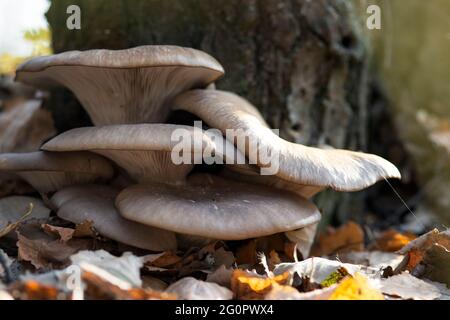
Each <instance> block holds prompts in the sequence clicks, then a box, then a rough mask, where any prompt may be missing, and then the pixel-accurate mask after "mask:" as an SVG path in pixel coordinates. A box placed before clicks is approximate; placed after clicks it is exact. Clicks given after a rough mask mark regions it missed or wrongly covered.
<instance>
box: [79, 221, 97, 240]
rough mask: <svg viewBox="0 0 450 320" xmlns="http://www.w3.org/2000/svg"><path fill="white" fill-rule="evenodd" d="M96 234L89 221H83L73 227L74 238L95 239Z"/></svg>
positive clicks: (92, 224)
mask: <svg viewBox="0 0 450 320" xmlns="http://www.w3.org/2000/svg"><path fill="white" fill-rule="evenodd" d="M97 235H98V234H97V232H96V231H95V229H94V223H93V222H92V221H91V220H84V221H83V222H81V223H78V224H76V225H75V230H74V233H73V236H74V237H75V238H85V237H87V238H95V237H97Z"/></svg>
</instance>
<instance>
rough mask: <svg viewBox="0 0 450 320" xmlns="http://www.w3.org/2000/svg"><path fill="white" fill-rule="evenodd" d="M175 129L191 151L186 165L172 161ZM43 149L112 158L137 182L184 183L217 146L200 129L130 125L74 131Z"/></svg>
mask: <svg viewBox="0 0 450 320" xmlns="http://www.w3.org/2000/svg"><path fill="white" fill-rule="evenodd" d="M175 130H180V131H179V133H180V136H179V137H182V138H184V139H185V140H184V141H185V142H186V144H185V145H184V146H185V147H189V149H190V154H189V155H187V156H188V157H189V158H188V159H186V160H187V161H185V162H180V163H174V161H172V157H171V154H172V150H173V149H174V148H175V147H176V146H177V145H180V144H179V140H178V136H172V135H173V134H174V133H175ZM220 139H221V140H223V139H222V138H221V137H220ZM42 149H43V150H48V151H59V152H67V151H75V150H77V151H78V150H88V151H92V152H95V153H98V154H101V155H103V156H105V157H107V158H109V159H111V160H112V161H114V162H115V163H116V164H117V165H118V166H119V167H121V168H123V169H124V170H125V171H126V172H127V173H128V174H129V175H130V176H131V177H132V178H134V179H135V180H136V181H139V182H148V181H159V182H165V183H180V182H182V181H183V180H184V179H185V177H186V176H187V175H188V174H189V173H190V172H191V170H192V169H193V167H194V164H195V162H196V161H197V162H199V161H200V160H201V157H202V156H203V152H204V150H205V149H209V150H212V151H214V150H215V149H216V145H215V142H214V139H211V137H210V136H207V135H206V134H204V132H203V131H202V130H201V129H200V128H196V127H190V126H182V125H172V124H132V125H130V124H129V125H111V126H102V127H85V128H77V129H72V130H69V131H66V132H64V133H62V134H60V135H59V136H57V137H55V138H53V139H52V140H50V141H48V142H47V143H45V144H44V145H43V146H42ZM184 150H186V149H184ZM182 151H183V150H182V149H180V152H182ZM183 155H184V154H183ZM198 158H200V160H198ZM196 159H197V160H196Z"/></svg>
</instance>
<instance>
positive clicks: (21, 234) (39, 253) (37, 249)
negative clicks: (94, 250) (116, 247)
mask: <svg viewBox="0 0 450 320" xmlns="http://www.w3.org/2000/svg"><path fill="white" fill-rule="evenodd" d="M17 236H18V241H17V247H18V249H19V250H18V259H19V260H24V261H29V262H31V264H32V265H33V266H34V267H35V268H36V269H41V268H60V267H63V266H65V265H66V264H68V263H69V257H70V256H71V255H73V254H74V253H76V252H78V251H80V250H86V249H89V248H91V247H92V243H91V241H88V240H84V239H71V240H69V241H67V242H62V241H60V240H59V239H58V238H57V237H55V236H53V235H49V234H47V233H45V232H44V231H43V230H42V229H41V227H40V224H38V223H27V224H25V225H22V226H20V227H19V229H18V230H17Z"/></svg>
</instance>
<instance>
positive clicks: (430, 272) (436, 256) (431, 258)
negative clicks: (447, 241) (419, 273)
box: [422, 244, 450, 288]
mask: <svg viewBox="0 0 450 320" xmlns="http://www.w3.org/2000/svg"><path fill="white" fill-rule="evenodd" d="M422 264H423V265H424V266H425V270H424V271H423V276H424V277H426V278H427V279H430V280H432V281H436V282H440V283H445V284H446V285H447V286H448V287H449V288H450V250H447V249H446V248H445V247H444V246H442V245H440V244H434V245H432V246H431V247H430V248H428V250H427V251H426V252H425V255H424V258H423V261H422Z"/></svg>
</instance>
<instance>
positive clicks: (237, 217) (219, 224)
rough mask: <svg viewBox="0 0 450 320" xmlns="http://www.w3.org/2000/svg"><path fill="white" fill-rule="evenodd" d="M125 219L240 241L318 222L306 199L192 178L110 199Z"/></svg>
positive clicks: (217, 179) (125, 192) (136, 188)
mask: <svg viewBox="0 0 450 320" xmlns="http://www.w3.org/2000/svg"><path fill="white" fill-rule="evenodd" d="M116 207H117V208H118V210H119V212H120V214H121V215H122V216H123V217H125V218H126V219H129V220H133V221H137V222H140V223H143V224H146V225H151V226H155V227H159V228H163V229H167V230H171V231H175V232H179V233H184V234H191V235H196V236H202V237H210V238H215V239H221V240H240V239H247V238H253V237H260V236H265V235H270V234H274V233H278V232H284V231H289V230H295V229H299V228H302V227H304V226H307V225H310V224H313V223H316V222H318V221H319V220H320V213H319V211H318V209H317V208H316V207H315V206H314V205H313V204H312V203H310V202H309V201H307V200H305V199H303V198H301V197H299V196H297V195H295V194H293V193H290V192H286V191H281V190H277V189H273V188H269V187H266V186H262V185H250V184H245V183H240V182H235V181H231V180H226V179H223V178H220V177H216V176H211V175H206V174H193V175H191V176H190V177H189V178H188V183H187V184H186V185H181V186H175V185H165V184H157V183H153V184H141V185H135V186H132V187H128V188H126V189H125V190H123V191H122V192H120V193H119V195H118V196H117V198H116Z"/></svg>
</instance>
